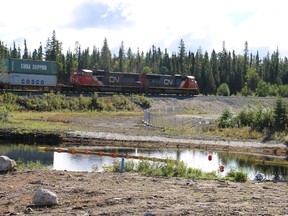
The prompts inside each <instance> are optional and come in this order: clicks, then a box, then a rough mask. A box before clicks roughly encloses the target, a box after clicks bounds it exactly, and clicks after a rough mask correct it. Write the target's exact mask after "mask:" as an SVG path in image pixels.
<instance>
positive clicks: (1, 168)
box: [0, 155, 16, 172]
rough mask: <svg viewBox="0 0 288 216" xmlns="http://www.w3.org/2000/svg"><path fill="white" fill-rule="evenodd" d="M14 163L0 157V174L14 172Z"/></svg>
mask: <svg viewBox="0 0 288 216" xmlns="http://www.w3.org/2000/svg"><path fill="white" fill-rule="evenodd" d="M15 167H16V162H15V161H14V160H12V159H10V158H9V157H7V156H5V155H2V156H0V172H9V171H13V170H15Z"/></svg>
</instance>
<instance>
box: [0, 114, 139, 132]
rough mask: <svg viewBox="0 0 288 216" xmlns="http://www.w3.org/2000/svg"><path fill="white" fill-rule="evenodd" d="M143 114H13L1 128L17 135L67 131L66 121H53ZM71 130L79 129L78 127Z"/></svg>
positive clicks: (3, 122)
mask: <svg viewBox="0 0 288 216" xmlns="http://www.w3.org/2000/svg"><path fill="white" fill-rule="evenodd" d="M142 115H143V113H142V112H128V111H123V112H95V111H94V112H91V111H87V112H32V111H30V112H13V113H11V115H10V117H9V118H8V120H6V121H2V122H1V126H0V127H1V128H5V129H7V128H8V129H12V131H14V132H15V133H17V132H19V133H23V131H25V132H30V131H33V130H43V131H59V130H66V129H67V124H66V123H65V121H63V122H61V121H53V119H57V118H64V117H74V116H75V117H77V116H107V117H115V116H142ZM47 120H50V121H47ZM69 129H75V130H77V129H79V128H77V127H74V128H71V126H70V125H69Z"/></svg>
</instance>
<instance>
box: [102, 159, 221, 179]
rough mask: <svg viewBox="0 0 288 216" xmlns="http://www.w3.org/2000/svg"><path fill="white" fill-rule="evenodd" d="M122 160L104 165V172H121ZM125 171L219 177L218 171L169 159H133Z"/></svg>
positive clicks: (190, 176) (145, 173) (198, 177)
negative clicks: (188, 165)
mask: <svg viewBox="0 0 288 216" xmlns="http://www.w3.org/2000/svg"><path fill="white" fill-rule="evenodd" d="M120 164H121V162H120V160H115V161H114V164H113V166H105V167H103V170H104V172H120ZM124 170H125V172H138V173H140V174H142V175H146V176H167V177H183V178H197V179H217V178H218V177H217V175H216V171H214V172H202V171H201V170H200V169H195V168H191V167H189V168H187V166H186V165H185V164H184V162H183V161H181V162H180V161H175V160H168V161H167V162H166V163H160V162H151V161H139V162H138V163H135V162H134V161H133V160H129V161H126V162H125V163H124Z"/></svg>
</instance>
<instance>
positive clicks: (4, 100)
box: [0, 93, 151, 118]
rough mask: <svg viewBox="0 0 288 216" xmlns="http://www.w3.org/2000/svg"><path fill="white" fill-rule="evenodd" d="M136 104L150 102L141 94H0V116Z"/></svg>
mask: <svg viewBox="0 0 288 216" xmlns="http://www.w3.org/2000/svg"><path fill="white" fill-rule="evenodd" d="M137 106H141V107H145V108H149V107H150V106H151V102H150V100H149V99H148V98H145V97H144V96H143V95H132V96H131V97H129V96H124V95H113V96H112V97H98V94H97V93H94V94H93V95H92V97H85V96H83V95H80V96H79V98H77V97H69V96H65V95H63V94H59V93H58V94H55V93H46V94H43V96H42V97H33V96H17V95H15V94H13V93H3V94H0V108H1V109H0V116H1V117H2V116H3V118H5V117H6V116H7V115H6V114H7V112H8V111H27V110H31V111H38V112H55V111H68V112H69V111H74V112H75V111H78V112H79V111H81V112H83V111H134V110H135V109H136V108H137ZM5 115H6V116H5Z"/></svg>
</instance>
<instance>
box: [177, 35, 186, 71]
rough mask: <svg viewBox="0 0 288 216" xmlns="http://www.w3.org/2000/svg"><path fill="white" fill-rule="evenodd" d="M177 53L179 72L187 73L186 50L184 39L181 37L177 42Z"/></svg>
mask: <svg viewBox="0 0 288 216" xmlns="http://www.w3.org/2000/svg"><path fill="white" fill-rule="evenodd" d="M178 48H179V53H178V59H179V67H180V68H179V69H180V71H179V72H180V74H183V75H187V74H188V73H187V65H186V50H185V44H184V41H183V40H182V39H181V40H180V44H179V47H178Z"/></svg>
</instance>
